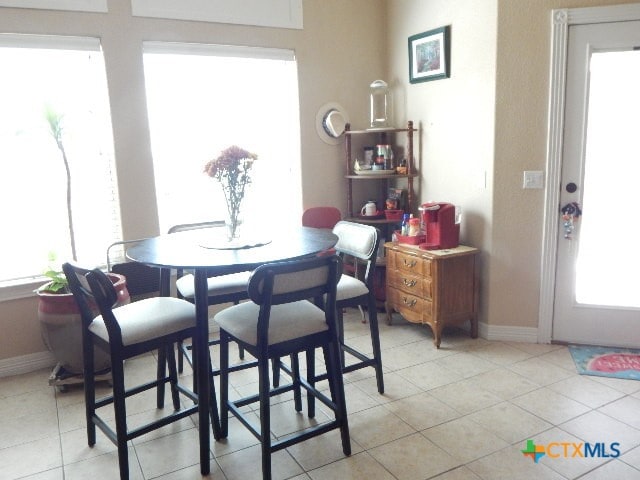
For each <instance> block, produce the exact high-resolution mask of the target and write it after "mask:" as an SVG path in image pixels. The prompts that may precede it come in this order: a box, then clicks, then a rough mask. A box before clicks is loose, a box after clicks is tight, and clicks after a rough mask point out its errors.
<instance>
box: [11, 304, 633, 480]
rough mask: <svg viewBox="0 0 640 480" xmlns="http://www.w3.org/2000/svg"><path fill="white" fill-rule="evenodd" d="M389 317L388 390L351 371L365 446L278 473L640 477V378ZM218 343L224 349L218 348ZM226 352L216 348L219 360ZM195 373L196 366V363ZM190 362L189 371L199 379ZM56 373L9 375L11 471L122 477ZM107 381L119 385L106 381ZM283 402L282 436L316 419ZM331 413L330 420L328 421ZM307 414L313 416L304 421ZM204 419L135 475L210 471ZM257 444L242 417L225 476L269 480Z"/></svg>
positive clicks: (186, 424)
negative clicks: (52, 376)
mask: <svg viewBox="0 0 640 480" xmlns="http://www.w3.org/2000/svg"><path fill="white" fill-rule="evenodd" d="M345 319H346V335H347V336H348V337H349V339H350V342H351V343H352V344H353V345H359V346H360V347H361V348H362V349H367V348H368V345H369V339H368V329H367V328H366V326H364V325H362V324H361V323H360V321H359V316H358V315H357V313H351V312H349V313H348V314H347V315H346V317H345ZM383 320H384V315H380V321H381V342H382V347H383V363H384V367H385V385H386V391H385V394H384V395H379V394H378V393H377V391H376V387H375V379H374V377H373V370H372V369H366V370H360V371H357V372H353V373H351V374H349V375H347V376H346V382H347V383H346V394H347V401H348V410H349V422H350V431H351V442H352V455H351V456H350V457H348V458H345V457H344V456H343V454H342V450H341V447H340V441H339V436H338V434H337V432H336V431H333V432H331V433H329V434H326V435H323V436H320V437H317V438H315V439H312V440H309V441H307V442H304V443H302V444H298V445H296V446H294V447H291V448H289V449H287V450H284V451H280V452H278V453H277V454H275V455H274V459H273V473H274V478H277V479H285V478H292V479H296V480H302V479H314V480H316V479H317V480H320V479H340V480H343V479H366V480H373V479H401V480H410V479H438V480H472V479H473V480H478V479H491V480H500V479H505V480H506V479H509V480H513V479H536V480H539V479H558V480H562V479H577V478H579V479H582V480H599V479H640V382H638V381H633V380H615V379H604V378H599V377H587V376H580V375H577V374H576V370H575V368H574V365H573V362H572V360H571V357H570V354H569V352H568V350H567V348H566V347H562V346H557V345H536V344H523V343H512V342H496V341H492V342H490V341H486V340H483V339H476V340H472V339H470V338H468V337H467V335H466V333H465V332H464V331H462V330H455V329H454V330H450V331H446V333H445V335H444V338H443V341H442V346H441V348H440V350H436V349H435V347H434V346H433V343H432V336H431V333H430V331H429V329H428V327H426V326H416V325H412V324H409V323H407V322H405V321H404V320H402V319H401V318H400V317H399V316H398V317H396V318H394V323H393V325H391V326H388V325H386V323H385V322H384V321H383ZM215 353H216V352H214V355H215ZM214 358H215V357H214ZM154 364H155V359H154V357H153V356H146V357H142V358H138V359H135V360H133V361H131V362H129V363H128V364H127V372H128V374H129V375H130V376H131V377H132V378H134V379H135V378H136V377H137V378H138V379H139V378H141V376H142V375H143V374H147V373H151V374H153V371H154V368H155V367H154ZM187 370H188V369H187ZM187 370H185V378H184V379H185V380H186V381H190V378H189V377H188V374H190V371H187ZM48 375H49V371H38V372H34V373H31V374H27V375H21V376H16V377H8V378H1V379H0V479H7V480H9V479H18V478H20V479H29V480H61V479H66V480H80V479H82V480H84V479H96V480H102V479H107V480H108V479H117V478H118V474H117V472H118V469H117V455H116V453H115V447H114V446H113V445H112V444H111V442H109V441H108V440H107V439H106V437H105V436H104V435H103V434H102V433H101V432H98V441H97V444H96V445H95V447H94V448H89V447H88V446H87V444H86V437H85V429H84V409H83V398H82V390H81V389H79V388H75V389H71V390H70V391H68V392H66V393H61V392H58V391H56V389H54V388H53V387H50V386H48V385H47V377H48ZM255 381H256V378H255V376H254V375H253V373H249V372H246V371H245V372H243V373H238V374H236V377H235V379H234V383H233V386H234V389H235V393H237V394H242V393H245V392H247V391H249V390H250V389H251V387H253V386H254V385H252V384H255ZM104 388H106V387H104ZM279 401H280V402H281V403H276V404H275V405H274V407H273V412H274V413H273V416H274V425H273V434H274V435H276V436H279V435H283V434H285V433H288V432H291V431H294V430H296V429H297V428H299V427H300V426H301V425H305V424H308V420H306V417H305V416H304V415H302V414H296V413H295V412H294V411H293V408H292V405H291V401H290V400H289V399H288V398H287V399H279ZM128 408H129V411H130V414H131V418H130V422H132V423H135V422H136V421H141V420H144V419H145V418H148V417H149V416H153V415H155V414H156V413H157V412H156V410H155V408H154V399H153V395H150V396H146V397H143V398H142V399H139V400H135V401H132V402H130V403H129V405H128ZM321 415H322V414H321V413H320V412H318V418H320V417H321ZM305 422H307V423H305ZM197 438H198V437H197V431H196V428H195V423H194V419H193V418H187V419H184V420H183V421H181V422H179V423H177V424H173V425H170V426H168V427H165V428H164V429H162V430H160V431H156V432H152V433H150V434H148V435H146V436H143V437H140V438H138V439H136V440H134V441H133V442H132V443H131V446H130V466H131V472H132V474H131V478H132V479H162V480H191V479H200V478H202V477H201V476H200V472H199V464H198V450H197ZM528 439H531V440H533V441H534V443H536V444H543V445H548V444H550V443H552V442H558V443H563V442H566V443H568V444H571V445H573V444H580V443H583V442H589V443H590V444H596V443H602V444H603V445H602V446H604V447H605V450H604V451H605V452H607V453H608V454H612V453H613V451H612V450H610V449H609V448H610V444H611V443H612V442H619V451H620V455H619V456H618V457H617V458H613V457H611V456H609V457H600V458H598V457H596V458H588V457H582V458H581V457H578V456H573V455H574V453H575V449H574V448H573V446H569V447H567V448H568V450H567V454H568V455H567V457H568V458H564V454H563V451H562V448H563V447H562V446H560V445H558V446H557V447H556V448H555V450H552V452H551V453H556V454H560V455H559V456H558V458H551V456H550V455H545V456H543V457H542V458H541V459H540V461H539V463H537V464H536V463H534V462H533V461H532V460H531V459H530V458H527V457H525V456H524V455H523V454H522V452H521V450H523V449H524V448H525V447H526V442H527V440H528ZM259 455H260V452H259V448H258V446H257V442H256V440H255V439H254V438H253V437H252V436H251V435H250V434H248V433H247V431H246V430H245V429H244V428H243V427H242V426H241V425H239V424H238V423H237V422H234V421H233V420H231V422H230V434H229V438H228V439H227V440H226V441H224V442H215V441H212V459H213V461H212V472H211V475H210V477H208V478H212V479H221V480H223V479H226V480H236V479H242V480H250V479H254V478H255V479H259V478H260V467H259V465H260V461H259Z"/></svg>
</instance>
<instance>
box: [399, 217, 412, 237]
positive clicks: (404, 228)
mask: <svg viewBox="0 0 640 480" xmlns="http://www.w3.org/2000/svg"><path fill="white" fill-rule="evenodd" d="M409 218H410V217H409V214H408V213H405V214H404V215H403V216H402V227H401V228H400V234H401V235H403V236H407V235H409Z"/></svg>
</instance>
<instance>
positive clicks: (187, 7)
mask: <svg viewBox="0 0 640 480" xmlns="http://www.w3.org/2000/svg"><path fill="white" fill-rule="evenodd" d="M22 1H24V0H22ZM131 11H132V13H133V15H134V16H139V17H157V18H174V19H180V20H196V21H200V22H220V23H231V24H238V25H258V26H262V27H279V28H298V29H301V28H302V0H269V1H268V2H265V1H264V0H242V1H237V0H236V1H233V2H230V1H229V0H207V1H206V2H203V1H202V0H132V2H131Z"/></svg>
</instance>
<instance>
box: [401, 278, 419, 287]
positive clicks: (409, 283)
mask: <svg viewBox="0 0 640 480" xmlns="http://www.w3.org/2000/svg"><path fill="white" fill-rule="evenodd" d="M402 281H403V282H404V284H405V285H406V286H407V287H415V286H416V283H418V282H416V281H415V280H407V279H406V278H403V279H402Z"/></svg>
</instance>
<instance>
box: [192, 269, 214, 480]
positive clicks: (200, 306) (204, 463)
mask: <svg viewBox="0 0 640 480" xmlns="http://www.w3.org/2000/svg"><path fill="white" fill-rule="evenodd" d="M194 287H195V305H196V321H197V327H196V330H197V334H196V338H194V339H193V343H194V351H193V355H195V356H197V362H195V365H197V372H196V375H197V379H198V426H199V429H200V431H199V432H198V433H199V435H200V473H201V474H202V475H208V474H209V471H210V469H211V465H210V459H209V448H210V441H209V405H210V398H209V392H210V391H211V390H210V387H209V381H210V378H209V307H208V304H207V270H206V269H204V268H200V269H197V270H196V273H195V285H194Z"/></svg>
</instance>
